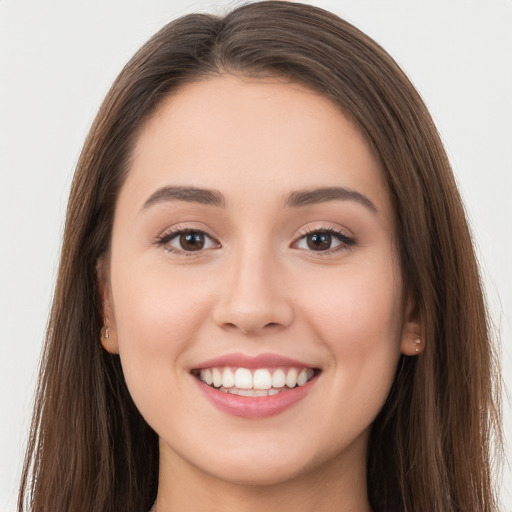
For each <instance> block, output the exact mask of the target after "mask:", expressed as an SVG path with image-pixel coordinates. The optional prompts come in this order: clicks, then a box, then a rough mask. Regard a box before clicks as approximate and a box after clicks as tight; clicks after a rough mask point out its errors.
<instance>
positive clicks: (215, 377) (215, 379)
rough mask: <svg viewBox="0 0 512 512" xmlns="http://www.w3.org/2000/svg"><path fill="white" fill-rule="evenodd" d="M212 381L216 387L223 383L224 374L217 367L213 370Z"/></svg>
mask: <svg viewBox="0 0 512 512" xmlns="http://www.w3.org/2000/svg"><path fill="white" fill-rule="evenodd" d="M212 383H213V385H214V386H215V387H216V388H218V387H220V386H221V385H222V375H221V373H220V371H219V370H218V369H217V368H214V369H213V370H212Z"/></svg>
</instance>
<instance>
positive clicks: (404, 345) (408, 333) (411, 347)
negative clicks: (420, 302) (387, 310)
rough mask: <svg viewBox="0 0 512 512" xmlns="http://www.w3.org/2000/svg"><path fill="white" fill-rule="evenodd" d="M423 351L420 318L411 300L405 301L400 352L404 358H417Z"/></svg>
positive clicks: (423, 342) (423, 343)
mask: <svg viewBox="0 0 512 512" xmlns="http://www.w3.org/2000/svg"><path fill="white" fill-rule="evenodd" d="M424 349H425V339H424V338H423V337H422V332H421V318H420V313H419V310H418V306H417V305H416V303H415V302H414V301H413V300H412V299H408V300H407V305H406V309H405V322H404V327H403V332H402V342H401V343H400V351H401V352H402V354H404V355H406V356H417V355H419V354H421V353H422V352H423V350H424Z"/></svg>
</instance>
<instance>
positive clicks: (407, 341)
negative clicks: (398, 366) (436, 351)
mask: <svg viewBox="0 0 512 512" xmlns="http://www.w3.org/2000/svg"><path fill="white" fill-rule="evenodd" d="M424 348H425V343H424V342H423V340H422V339H421V336H420V335H419V334H416V333H410V334H409V335H407V334H406V335H404V337H403V339H402V344H401V346H400V349H401V352H402V354H404V355H406V356H418V355H420V354H421V353H422V352H423V350H424Z"/></svg>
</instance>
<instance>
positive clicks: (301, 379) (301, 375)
mask: <svg viewBox="0 0 512 512" xmlns="http://www.w3.org/2000/svg"><path fill="white" fill-rule="evenodd" d="M307 381H308V374H307V370H306V369H305V368H304V370H302V371H301V372H300V373H299V375H298V377H297V385H298V386H302V385H304V384H306V382H307Z"/></svg>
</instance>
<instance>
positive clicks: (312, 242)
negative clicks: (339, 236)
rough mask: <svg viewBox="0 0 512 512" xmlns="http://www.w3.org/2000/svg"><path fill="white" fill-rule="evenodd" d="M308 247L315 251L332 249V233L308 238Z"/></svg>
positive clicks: (315, 234) (317, 234) (316, 234)
mask: <svg viewBox="0 0 512 512" xmlns="http://www.w3.org/2000/svg"><path fill="white" fill-rule="evenodd" d="M307 240H308V247H309V248H310V249H312V250H313V251H320V250H324V249H329V248H330V247H331V235H330V233H314V234H312V235H309V236H308V239H307Z"/></svg>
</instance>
